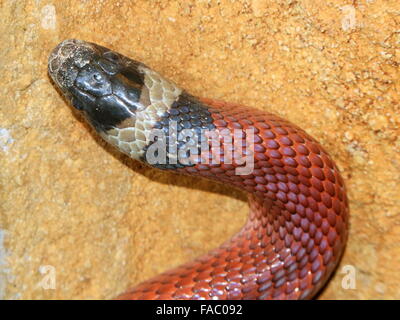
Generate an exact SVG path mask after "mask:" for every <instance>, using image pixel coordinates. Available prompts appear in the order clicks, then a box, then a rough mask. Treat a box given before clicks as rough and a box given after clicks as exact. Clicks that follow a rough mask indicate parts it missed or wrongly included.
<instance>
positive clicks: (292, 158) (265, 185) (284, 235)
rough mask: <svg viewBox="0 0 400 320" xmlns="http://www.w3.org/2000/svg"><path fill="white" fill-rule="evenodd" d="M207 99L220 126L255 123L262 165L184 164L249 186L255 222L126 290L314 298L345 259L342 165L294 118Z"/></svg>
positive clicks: (131, 295)
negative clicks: (242, 171) (243, 172)
mask: <svg viewBox="0 0 400 320" xmlns="http://www.w3.org/2000/svg"><path fill="white" fill-rule="evenodd" d="M204 102H205V103H207V104H208V105H209V111H210V112H211V116H212V118H213V123H214V125H215V126H216V127H217V128H218V129H223V128H230V129H235V128H236V129H242V130H245V129H247V128H254V131H255V133H256V134H255V136H254V143H255V145H254V151H255V153H254V159H255V165H254V170H253V172H252V173H251V174H249V175H247V176H238V175H235V171H234V169H235V167H237V164H235V163H233V164H225V163H221V164H213V165H204V164H197V165H195V166H192V167H184V168H181V169H178V171H179V172H181V173H185V174H190V175H198V176H203V177H206V178H211V179H215V180H218V181H223V182H226V183H229V184H232V185H234V186H236V187H238V188H241V189H244V190H246V191H248V192H249V193H250V196H249V204H250V215H249V219H248V222H247V223H246V224H245V226H244V227H243V229H242V230H241V231H240V232H239V233H238V234H237V235H235V236H234V237H233V238H232V239H231V240H230V241H228V242H226V243H225V244H223V245H222V246H221V247H220V248H218V249H215V250H213V251H211V252H210V253H208V254H206V255H205V256H202V257H200V258H198V259H196V260H195V261H193V262H190V263H187V264H185V265H182V266H180V267H178V268H176V269H173V270H170V271H167V272H165V273H163V274H161V275H159V276H157V277H156V278H154V279H151V280H149V281H146V282H144V283H142V284H140V285H139V286H137V287H136V288H134V289H132V290H130V291H128V292H127V293H125V294H124V295H122V296H120V298H121V299H213V298H214V299H215V298H218V299H308V298H312V297H313V296H314V295H315V294H316V293H317V292H318V290H319V289H320V288H321V287H322V286H323V285H324V283H325V282H326V280H327V279H328V277H329V275H330V274H331V273H332V271H333V270H334V268H335V266H336V265H337V263H338V261H339V259H340V256H341V254H342V252H343V249H344V246H345V242H346V238H347V228H348V203H347V197H346V192H345V187H344V184H343V180H342V178H341V176H340V174H339V171H338V169H337V168H336V166H335V165H334V163H333V162H332V160H330V158H329V156H328V154H327V153H326V151H325V150H324V149H323V148H322V147H321V146H320V145H319V144H318V143H317V142H316V141H315V140H314V139H313V138H311V137H310V136H309V135H308V134H306V133H305V132H304V131H303V130H301V129H299V128H298V127H296V126H294V125H292V124H291V123H289V122H287V121H285V120H283V119H281V118H279V117H277V116H275V115H272V114H268V113H264V112H261V111H258V110H254V109H250V108H247V107H243V106H239V105H234V104H227V103H224V102H219V101H213V100H206V99H204ZM221 144H222V142H221Z"/></svg>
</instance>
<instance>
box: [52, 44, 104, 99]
mask: <svg viewBox="0 0 400 320" xmlns="http://www.w3.org/2000/svg"><path fill="white" fill-rule="evenodd" d="M96 53H97V52H96V49H95V48H94V46H93V45H92V44H90V43H88V42H85V41H82V40H76V39H68V40H64V41H63V42H61V43H60V44H58V45H57V46H56V47H55V48H54V49H53V51H52V52H51V53H50V56H49V60H48V72H49V75H50V76H51V78H52V79H53V81H54V82H55V83H56V84H57V85H58V86H59V87H60V89H62V90H63V91H66V90H67V89H68V88H70V87H71V86H72V85H73V84H74V81H75V79H76V77H77V75H78V71H79V69H81V68H82V67H84V66H85V65H87V64H88V63H90V61H91V60H92V59H93V57H94V55H95V54H96Z"/></svg>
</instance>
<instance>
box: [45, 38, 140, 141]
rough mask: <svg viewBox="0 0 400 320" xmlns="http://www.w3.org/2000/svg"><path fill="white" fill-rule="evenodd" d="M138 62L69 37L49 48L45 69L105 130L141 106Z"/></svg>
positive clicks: (101, 128) (68, 95)
mask: <svg viewBox="0 0 400 320" xmlns="http://www.w3.org/2000/svg"><path fill="white" fill-rule="evenodd" d="M141 66H142V64H141V63H139V62H136V61H134V60H131V59H128V58H126V57H124V56H123V55H121V54H119V53H116V52H114V51H111V50H109V49H107V48H104V47H102V46H99V45H96V44H93V43H90V42H85V41H81V40H75V39H71V40H65V41H63V42H62V43H60V44H59V45H58V46H57V47H56V48H55V49H54V50H53V51H52V52H51V54H50V57H49V61H48V72H49V75H50V76H51V78H52V79H53V81H54V83H55V84H56V85H57V86H58V87H59V88H60V90H61V91H62V92H63V94H64V95H65V97H66V98H67V100H69V101H70V102H71V104H72V105H73V106H74V107H75V108H76V109H78V110H80V111H82V112H83V114H84V116H85V118H86V120H87V121H88V122H89V123H91V124H92V126H93V127H94V128H95V129H96V130H97V131H99V132H101V133H104V132H107V131H108V130H111V129H113V128H115V127H116V126H118V125H119V124H120V123H122V122H123V121H124V120H126V119H130V118H132V117H135V113H136V111H137V110H138V109H139V110H140V109H142V108H143V104H142V103H141V102H140V96H141V92H142V87H143V84H144V82H143V81H144V74H143V72H141V71H140V67H141Z"/></svg>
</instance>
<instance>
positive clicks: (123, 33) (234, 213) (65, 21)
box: [0, 0, 400, 299]
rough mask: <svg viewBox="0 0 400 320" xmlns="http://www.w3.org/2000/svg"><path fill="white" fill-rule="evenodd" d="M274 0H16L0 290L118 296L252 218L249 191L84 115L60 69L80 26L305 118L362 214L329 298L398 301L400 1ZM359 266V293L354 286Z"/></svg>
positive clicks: (2, 176)
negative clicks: (168, 158)
mask: <svg viewBox="0 0 400 320" xmlns="http://www.w3.org/2000/svg"><path fill="white" fill-rule="evenodd" d="M265 2H266V3H267V5H265V4H264V3H263V2H262V1H245V0H243V1H230V0H221V1H196V2H193V3H191V4H189V2H188V1H183V0H182V1H177V0H171V1H145V0H141V1H139V0H138V1H135V4H132V2H130V1H115V2H114V1H113V2H105V1H81V2H77V1H63V2H62V3H61V2H55V1H54V2H46V3H44V2H42V1H18V2H15V1H7V0H6V1H3V2H2V5H1V6H2V10H1V11H0V41H1V43H2V44H3V46H2V47H1V48H0V57H1V60H0V61H1V63H0V75H1V76H0V77H1V83H2V86H1V87H0V99H1V100H0V101H1V104H0V165H1V171H0V298H5V299H15V298H23V299H42V298H49V299H54V298H59V299H70V298H74V299H77V298H111V297H113V296H115V295H116V294H118V293H120V292H122V291H123V290H124V289H126V288H127V287H128V286H131V285H134V284H136V283H138V282H140V281H142V280H145V279H147V278H149V277H150V276H152V275H155V274H157V273H159V272H161V271H163V270H165V269H167V268H170V267H173V266H176V265H177V264H179V263H181V262H184V261H187V260H189V259H192V258H194V257H195V256H197V255H199V254H201V253H204V252H206V251H207V250H209V249H211V248H213V247H215V246H217V245H218V244H220V243H222V242H223V241H224V240H226V239H227V238H228V237H229V236H230V235H231V234H233V233H234V232H235V231H237V230H238V229H239V228H240V227H241V225H242V224H243V223H244V221H245V219H246V213H247V204H246V202H245V197H244V195H242V194H241V193H238V192H236V191H234V190H232V189H230V188H226V187H223V186H221V185H216V184H214V183H212V182H207V181H199V180H196V179H194V178H193V179H190V178H187V177H181V178H180V179H177V177H176V176H173V175H171V174H168V173H165V172H158V171H156V170H152V169H149V168H145V167H143V166H141V165H140V164H138V163H137V162H135V161H133V160H130V159H128V158H126V157H125V156H123V155H120V154H117V153H116V152H115V151H114V150H113V149H112V148H111V147H110V146H107V145H106V144H105V143H103V142H102V141H101V140H100V139H99V138H98V137H97V136H95V134H94V133H93V131H92V130H91V129H90V128H88V127H87V126H86V125H85V124H84V122H82V121H80V120H81V119H80V117H79V116H78V115H77V114H76V113H75V112H74V111H73V110H72V109H71V108H69V107H68V106H67V105H66V103H65V101H64V100H63V99H62V97H61V96H60V95H59V93H58V92H57V91H56V90H55V88H54V86H53V85H52V84H51V82H50V80H49V77H48V75H47V57H48V54H49V52H50V50H51V49H52V48H53V47H54V46H55V45H56V44H58V43H59V42H60V41H62V40H64V39H66V38H80V39H83V40H87V41H92V42H96V43H99V44H102V45H105V46H107V47H110V48H112V49H115V50H117V51H120V52H121V53H123V54H126V55H128V56H130V57H132V58H134V59H137V60H140V61H143V62H144V63H146V64H148V65H149V66H151V67H152V68H154V69H155V70H157V71H159V72H160V73H162V74H163V75H165V76H166V77H168V78H171V79H173V80H174V81H175V82H177V83H178V84H179V85H180V86H182V87H184V88H186V89H187V90H188V91H189V92H191V93H193V94H195V95H199V96H207V97H211V98H217V99H223V100H227V101H233V102H240V103H243V104H247V105H252V106H255V107H256V108H259V109H264V110H268V111H271V112H274V113H276V114H279V115H280V116H283V117H285V118H288V119H289V120H290V121H292V122H294V123H295V124H298V125H300V126H301V127H302V128H304V129H306V130H307V131H308V132H309V133H310V134H311V135H312V136H314V137H315V138H317V139H318V140H319V141H320V142H321V143H322V144H323V145H324V147H325V148H326V149H327V150H328V151H329V152H330V154H331V155H332V157H333V158H334V159H335V161H336V162H337V164H338V165H339V167H340V168H341V170H342V173H343V177H344V178H345V182H346V184H347V188H348V192H349V198H350V210H351V212H350V213H351V219H350V222H351V229H350V237H349V241H348V245H347V249H346V252H345V255H344V258H343V260H342V263H341V265H340V266H339V269H338V271H337V272H336V274H335V275H334V277H333V278H332V280H331V281H330V283H329V284H328V286H327V287H326V288H325V290H324V291H323V292H322V294H321V295H320V298H322V299H324V298H325V299H339V298H340V299H350V298H356V299H368V298H386V299H390V298H400V295H399V290H398V287H399V285H400V276H399V273H398V270H399V268H400V260H399V257H400V245H399V241H400V229H399V225H400V223H399V222H400V213H399V209H398V208H399V207H400V188H399V181H400V170H399V169H400V138H399V137H400V129H399V127H400V108H399V104H398V101H399V93H398V92H399V77H400V72H399V67H398V66H399V63H400V32H399V30H400V26H399V23H398V21H399V14H400V3H399V2H398V0H389V1H384V0H375V1H357V2H355V3H356V4H357V5H350V4H349V3H350V2H347V3H346V2H344V1H341V0H328V1H317V0H299V1H287V0H285V1H270V0H268V1H265ZM351 3H353V2H351ZM227 221H229V224H228V223H227ZM347 265H350V266H352V267H353V268H354V270H355V274H356V288H355V289H344V288H343V287H342V284H343V282H345V281H344V279H343V277H344V275H345V274H343V273H341V272H342V271H344V272H345V273H346V270H349V269H348V268H347V269H346V268H344V267H345V266H347ZM46 266H47V267H46ZM48 266H50V267H48ZM52 268H54V269H52ZM343 268H344V269H343ZM52 270H54V271H55V275H56V283H55V289H44V288H43V287H46V284H49V283H48V282H45V281H44V280H46V279H47V278H46V275H49V272H50V273H51V272H52ZM50 284H51V283H50Z"/></svg>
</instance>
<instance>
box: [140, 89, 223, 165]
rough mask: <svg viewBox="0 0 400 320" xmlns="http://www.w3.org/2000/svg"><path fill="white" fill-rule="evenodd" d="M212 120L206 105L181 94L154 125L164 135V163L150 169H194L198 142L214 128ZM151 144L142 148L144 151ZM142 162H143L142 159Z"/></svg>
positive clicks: (198, 147)
mask: <svg viewBox="0 0 400 320" xmlns="http://www.w3.org/2000/svg"><path fill="white" fill-rule="evenodd" d="M213 121H214V120H213V118H212V117H211V112H210V111H209V110H208V107H207V105H205V104H204V103H202V102H201V101H199V100H198V99H197V98H195V97H193V96H191V95H189V94H187V93H185V92H184V93H182V94H181V95H180V96H179V98H178V100H176V101H175V102H173V104H172V105H171V107H170V109H169V110H168V112H166V113H165V114H164V115H162V117H161V118H160V120H159V121H158V122H157V123H156V124H155V125H154V128H155V129H159V130H162V131H163V132H164V137H165V144H166V150H167V152H166V161H165V162H166V163H157V164H152V166H154V167H156V168H159V169H172V170H175V169H179V168H184V167H191V166H194V165H195V164H196V163H198V161H197V155H199V154H200V152H201V142H202V141H205V136H204V132H205V131H207V130H214V129H215V125H214V124H213ZM171 127H172V128H171ZM174 128H176V133H174V132H175V129H174ZM171 132H172V134H171ZM156 141H157V140H156ZM153 143H154V142H152V143H150V144H149V146H147V147H146V148H145V151H146V152H147V150H148V149H149V148H150V146H151V145H152V144H153ZM188 147H190V149H189V148H188ZM185 150H186V151H187V152H185ZM180 151H181V152H180ZM171 154H172V155H171ZM145 155H146V153H145ZM143 161H146V160H145V157H143Z"/></svg>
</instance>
